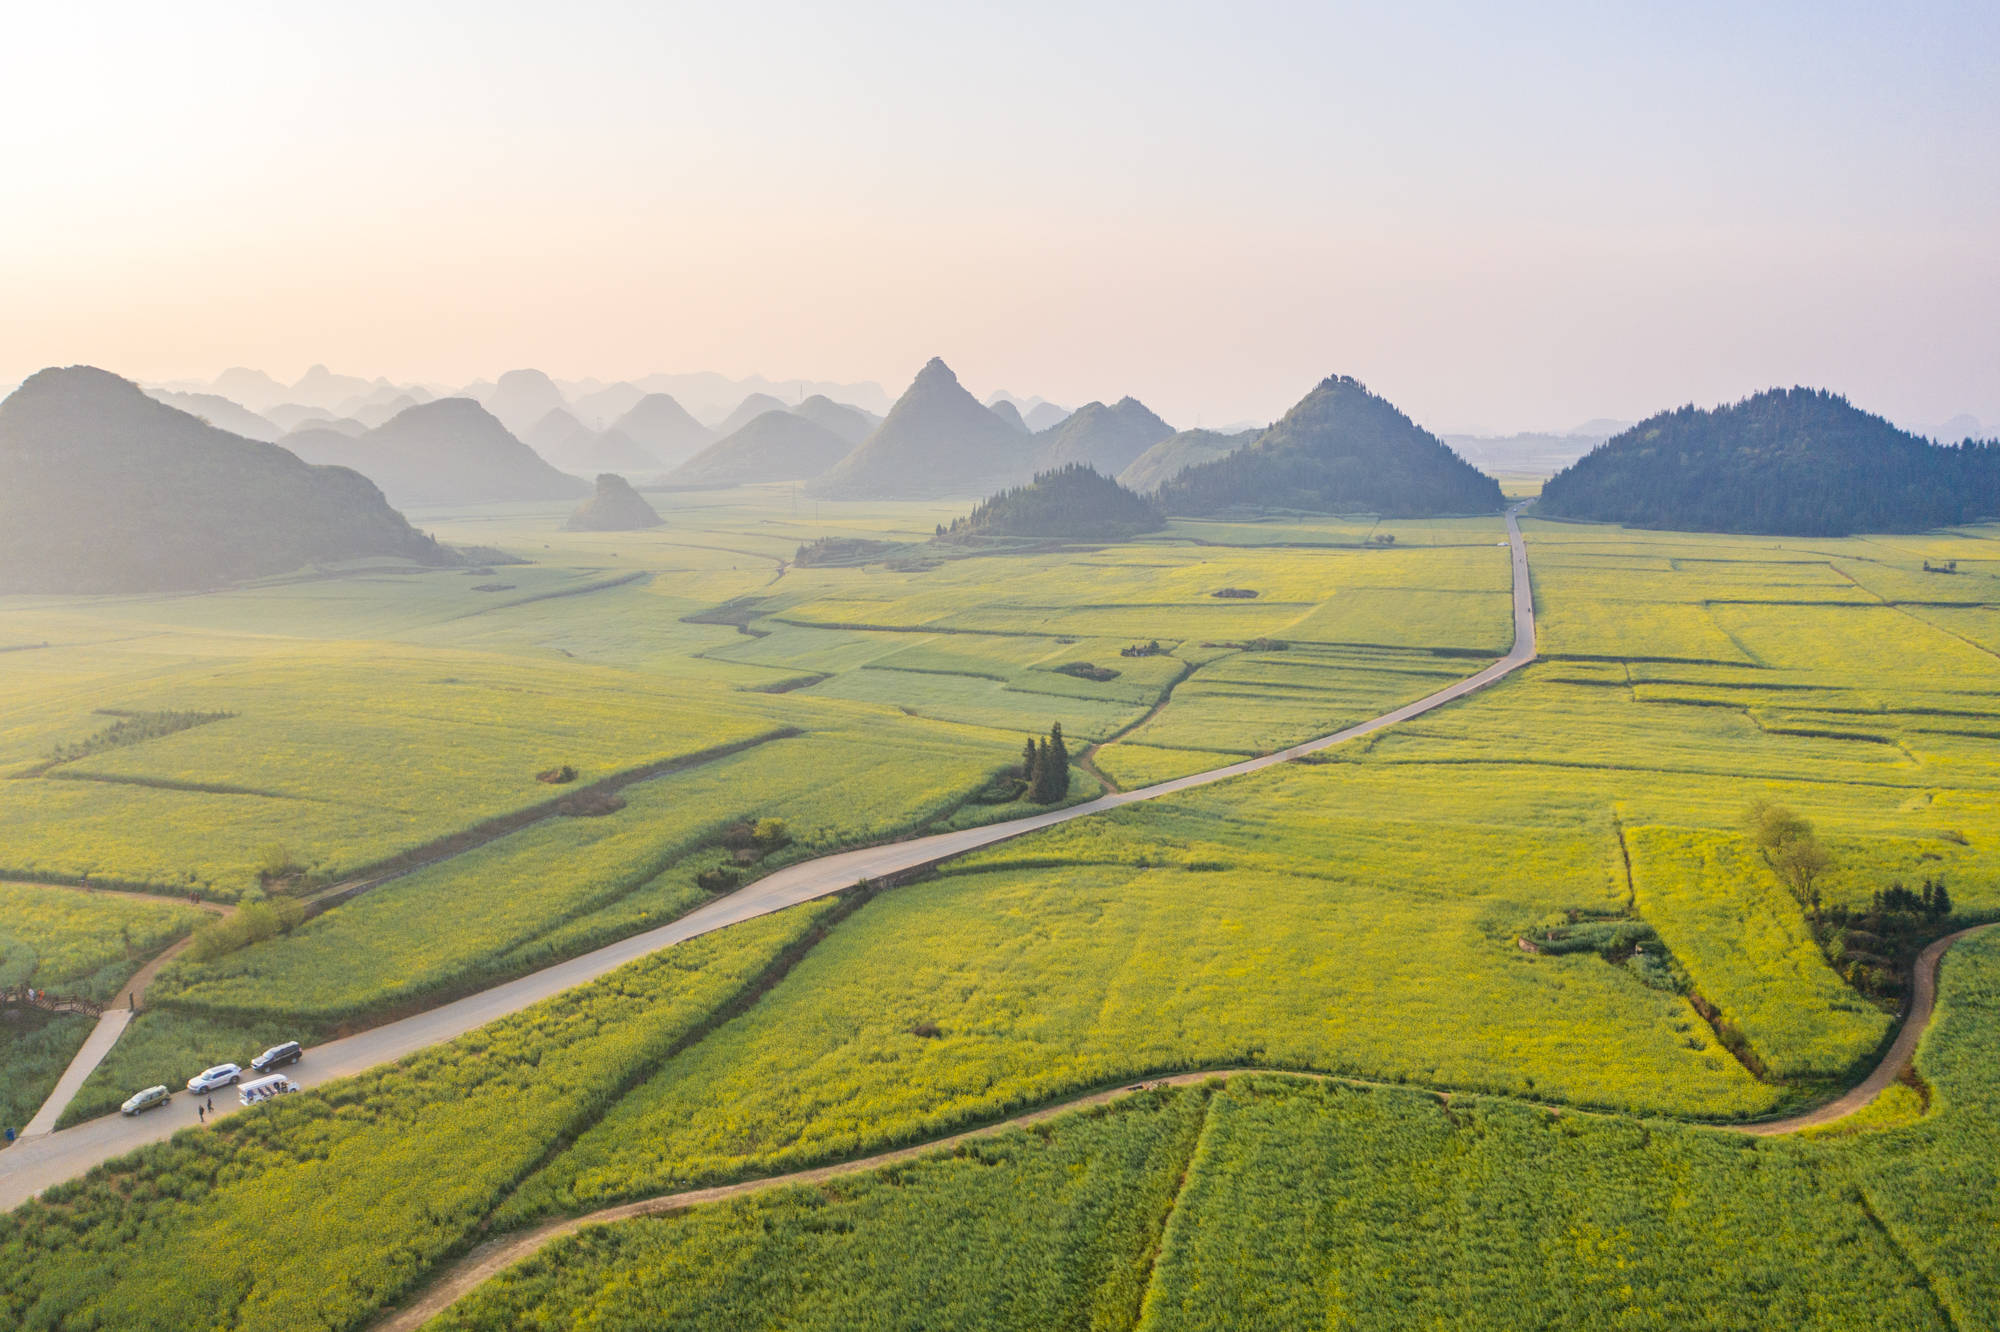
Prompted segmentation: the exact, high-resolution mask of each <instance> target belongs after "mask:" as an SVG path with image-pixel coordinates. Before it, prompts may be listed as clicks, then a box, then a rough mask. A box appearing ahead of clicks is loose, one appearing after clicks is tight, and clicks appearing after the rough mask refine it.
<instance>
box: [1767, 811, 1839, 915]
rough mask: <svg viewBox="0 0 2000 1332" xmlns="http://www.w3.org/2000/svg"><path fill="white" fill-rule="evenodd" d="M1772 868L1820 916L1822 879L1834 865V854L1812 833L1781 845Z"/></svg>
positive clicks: (1774, 856)
mask: <svg viewBox="0 0 2000 1332" xmlns="http://www.w3.org/2000/svg"><path fill="white" fill-rule="evenodd" d="M1771 868H1772V869H1774V870H1776V871H1777V872H1778V877H1779V878H1781V879H1783V880H1784V881H1785V886H1786V887H1788V888H1790V889H1791V890H1792V896H1794V897H1796V898H1798V899H1799V901H1800V902H1801V903H1802V904H1804V905H1806V906H1808V907H1810V908H1811V909H1812V913H1813V919H1815V920H1817V919H1819V886H1818V883H1819V879H1820V877H1821V876H1822V875H1824V874H1825V873H1826V872H1827V871H1828V870H1829V869H1832V868H1833V855H1832V853H1831V852H1829V851H1828V850H1827V849H1826V848H1825V847H1823V846H1821V845H1820V844H1819V840H1818V839H1817V838H1815V837H1814V836H1813V835H1812V834H1811V833H1810V832H1807V833H1806V835H1805V836H1803V837H1794V838H1793V839H1792V840H1791V841H1789V842H1786V843H1785V844H1784V845H1782V846H1780V847H1779V848H1778V849H1777V851H1776V852H1775V853H1773V855H1772V857H1771Z"/></svg>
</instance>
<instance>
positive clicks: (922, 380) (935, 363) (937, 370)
mask: <svg viewBox="0 0 2000 1332" xmlns="http://www.w3.org/2000/svg"><path fill="white" fill-rule="evenodd" d="M916 382H917V383H919V384H956V383H957V382H958V376H957V375H955V374H953V373H952V372H951V367H950V366H948V365H946V364H945V363H944V358H943V357H941V356H933V357H931V359H930V360H928V361H926V362H924V368H923V369H921V370H919V371H917V381H916Z"/></svg>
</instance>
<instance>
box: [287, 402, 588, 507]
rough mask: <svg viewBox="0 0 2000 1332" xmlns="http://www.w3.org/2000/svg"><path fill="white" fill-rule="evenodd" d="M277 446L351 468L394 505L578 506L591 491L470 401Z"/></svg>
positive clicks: (307, 434)
mask: <svg viewBox="0 0 2000 1332" xmlns="http://www.w3.org/2000/svg"><path fill="white" fill-rule="evenodd" d="M545 414H546V413H545ZM283 443H284V445H285V447H286V448H288V449H291V450H293V451H294V452H296V453H297V454H298V455H299V456H300V457H302V458H304V459H305V460H306V461H307V462H316V463H331V464H335V465H338V466H342V467H352V468H353V469H354V470H355V471H357V472H360V473H361V474H362V475H363V476H366V477H367V478H368V479H369V480H371V481H373V482H375V484H377V485H379V486H380V487H382V491H383V493H384V494H386V495H388V496H389V499H390V502H391V503H394V504H478V503H486V502H489V501H495V500H556V499H577V498H580V497H582V496H583V495H584V494H586V493H587V492H588V491H589V489H590V486H589V484H588V483H586V482H585V481H583V480H582V479H580V478H578V477H574V476H570V475H568V474H567V473H564V472H559V471H557V470H556V469H555V468H554V467H552V466H550V465H549V464H548V462H547V461H545V460H544V459H543V458H542V457H541V455H539V454H537V453H536V452H535V451H534V450H533V449H531V448H529V447H528V446H527V445H526V444H523V443H522V442H521V441H520V440H518V439H516V438H514V436H513V435H511V434H509V433H507V428H506V427H505V426H503V425H501V424H500V422H499V421H497V420H495V419H494V418H493V416H492V415H491V414H490V413H488V412H487V411H486V409H485V408H483V407H481V406H480V405H479V404H478V403H476V402H474V401H472V399H470V398H440V399H438V400H437V401H436V402H427V403H424V404H423V405H422V406H419V407H412V408H410V409H409V410H408V411H405V412H402V413H399V414H398V415H397V416H395V417H394V418H393V419H391V420H390V421H388V422H386V423H385V424H383V425H381V426H378V427H377V428H375V429H374V430H370V431H367V432H366V433H364V434H361V435H358V436H356V437H354V438H352V439H349V438H347V437H345V436H342V435H337V434H335V433H334V432H332V431H327V430H309V431H302V432H300V433H298V434H294V435H287V436H286V437H285V439H284V441H283Z"/></svg>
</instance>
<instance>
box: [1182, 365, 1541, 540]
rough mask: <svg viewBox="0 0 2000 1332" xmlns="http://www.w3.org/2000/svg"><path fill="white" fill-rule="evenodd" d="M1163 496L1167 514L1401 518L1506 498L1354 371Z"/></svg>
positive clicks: (1472, 509) (1471, 509)
mask: <svg viewBox="0 0 2000 1332" xmlns="http://www.w3.org/2000/svg"><path fill="white" fill-rule="evenodd" d="M1158 499H1159V502H1160V505H1161V507H1162V508H1164V509H1165V510H1166V511H1167V512H1168V513H1187V514H1202V513H1214V512H1216V511H1217V510H1221V509H1229V508H1239V507H1240V508H1271V509H1303V510H1308V511H1313V512H1326V513H1341V512H1360V511H1365V512H1369V513H1380V514H1387V515H1391V516H1394V517H1419V516H1423V515H1426V514H1441V513H1492V512H1494V511H1496V510H1498V509H1499V508H1500V507H1501V506H1502V504H1503V502H1504V501H1503V500H1502V497H1501V494H1500V483H1499V482H1497V481H1495V480H1494V479H1493V478H1492V477H1490V476H1487V475H1485V474H1484V473H1482V472H1480V471H1479V470H1478V469H1476V468H1474V467H1473V466H1472V465H1471V464H1470V463H1468V462H1466V461H1465V460H1464V459H1463V458H1460V457H1459V456H1458V455H1457V454H1455V453H1453V452H1452V451H1451V450H1450V449H1448V448H1446V447H1445V445H1444V443H1443V442H1442V441H1441V440H1439V439H1438V437H1437V436H1435V435H1433V434H1431V433H1430V432H1429V431H1428V430H1425V429H1423V428H1422V427H1421V426H1419V425H1417V424H1416V423H1415V422H1414V421H1412V420H1410V418H1409V417H1407V416H1405V415H1403V413H1401V412H1399V411H1397V410H1396V409H1395V408H1394V407H1393V406H1391V405H1390V404H1389V403H1387V402H1385V401H1384V400H1383V399H1381V398H1378V397H1376V396H1375V395H1374V394H1372V393H1370V392H1369V391H1368V390H1367V389H1366V388H1365V387H1364V386H1363V385H1362V384H1361V382H1360V381H1359V380H1357V379H1353V378H1351V377H1348V376H1345V375H1342V376H1335V377H1333V378H1329V379H1325V380H1322V381H1321V382H1320V385H1319V387H1318V388H1315V389H1314V390H1313V391H1312V392H1311V393H1308V394H1307V395H1306V396H1305V397H1304V398H1302V399H1300V401H1299V403H1298V405H1297V406H1295V407H1293V408H1292V409H1291V410H1290V411H1289V412H1286V413H1285V415H1284V417H1283V419H1281V420H1279V421H1278V422H1277V424H1275V425H1273V426H1272V427H1271V428H1270V429H1269V430H1266V431H1265V432H1264V433H1263V434H1262V435H1260V436H1258V437H1257V439H1256V440H1255V441H1254V442H1253V443H1251V444H1248V445H1246V446H1244V447H1243V448H1241V449H1238V450H1237V451H1236V452H1234V453H1231V454H1229V455H1228V456H1227V457H1224V458H1218V459H1216V460H1215V461H1214V462H1207V463H1201V464H1199V465H1197V466H1195V467H1191V468H1189V469H1188V470H1187V471H1185V472H1183V473H1181V474H1180V475H1179V476H1177V477H1175V478H1173V479H1172V480H1170V481H1168V482H1167V483H1166V484H1165V485H1163V486H1161V487H1160V491H1159V495H1158Z"/></svg>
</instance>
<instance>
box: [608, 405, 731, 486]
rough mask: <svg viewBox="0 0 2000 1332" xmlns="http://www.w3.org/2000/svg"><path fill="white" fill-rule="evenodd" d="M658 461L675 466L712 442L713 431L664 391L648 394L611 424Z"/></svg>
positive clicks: (667, 465) (664, 465)
mask: <svg viewBox="0 0 2000 1332" xmlns="http://www.w3.org/2000/svg"><path fill="white" fill-rule="evenodd" d="M611 428H612V429H613V430H616V431H617V432H618V433H619V434H621V435H623V436H625V437H626V438H627V439H629V440H631V441H632V442H633V443H635V444H637V445H638V446H639V447H640V448H642V449H644V450H646V452H648V453H650V454H652V455H653V456H654V457H655V458H657V459H658V460H659V463H660V466H662V467H668V468H671V467H677V466H679V465H680V464H681V463H684V462H686V461H687V460H688V459H689V458H692V457H693V456H694V455H695V454H697V453H699V452H701V451H702V450H703V449H705V448H707V447H708V446H709V445H710V444H711V443H713V442H714V441H715V432H714V431H713V430H710V429H709V428H708V427H707V426H705V425H703V424H702V423H701V422H699V421H697V420H695V419H694V417H692V416H690V415H689V414H688V412H687V409H686V408H684V407H682V406H681V405H680V404H679V403H678V402H676V401H674V399H673V397H672V396H671V395H669V394H666V393H648V394H646V395H645V396H644V397H642V398H640V399H639V400H638V401H637V402H635V403H633V404H632V406H631V407H630V408H629V409H627V410H626V412H625V414H624V415H623V416H620V417H619V418H618V420H617V421H616V422H615V423H614V424H613V425H612V427H611Z"/></svg>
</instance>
